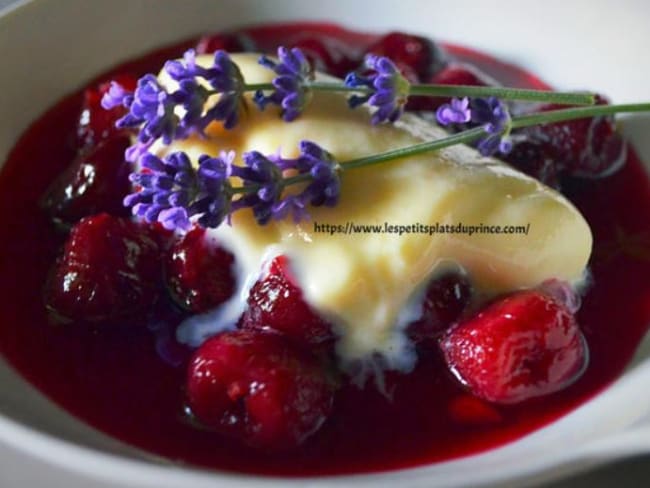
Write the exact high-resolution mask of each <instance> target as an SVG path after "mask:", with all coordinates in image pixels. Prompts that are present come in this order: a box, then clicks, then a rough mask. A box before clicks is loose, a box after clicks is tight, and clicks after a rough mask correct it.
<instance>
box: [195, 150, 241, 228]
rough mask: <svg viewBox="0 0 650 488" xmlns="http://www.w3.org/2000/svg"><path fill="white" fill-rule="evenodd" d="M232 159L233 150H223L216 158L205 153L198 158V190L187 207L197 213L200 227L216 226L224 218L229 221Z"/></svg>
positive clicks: (233, 157) (233, 156)
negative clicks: (193, 199)
mask: <svg viewBox="0 0 650 488" xmlns="http://www.w3.org/2000/svg"><path fill="white" fill-rule="evenodd" d="M234 159H235V152H234V151H229V152H225V151H224V152H222V153H221V154H220V156H219V157H218V158H212V157H209V156H207V155H203V156H201V157H200V158H199V169H198V171H197V177H198V192H197V195H196V197H195V201H194V202H193V203H192V204H191V205H190V206H189V208H190V213H191V214H192V215H196V214H198V215H199V218H198V223H199V225H201V226H202V227H205V228H216V227H219V226H220V225H221V223H222V222H223V221H224V220H226V219H228V222H230V214H231V212H232V211H234V209H233V208H232V206H231V203H232V187H231V185H230V181H229V177H230V176H231V175H232V168H233V167H234V166H233V161H234Z"/></svg>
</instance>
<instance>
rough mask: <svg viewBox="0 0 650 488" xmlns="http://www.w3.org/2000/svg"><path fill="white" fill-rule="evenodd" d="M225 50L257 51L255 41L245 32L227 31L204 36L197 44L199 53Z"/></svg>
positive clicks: (238, 51) (235, 51) (231, 51)
mask: <svg viewBox="0 0 650 488" xmlns="http://www.w3.org/2000/svg"><path fill="white" fill-rule="evenodd" d="M218 50H223V51H228V52H229V53H240V52H244V51H255V50H256V48H255V42H254V41H253V40H252V39H251V38H250V37H248V36H247V35H246V34H244V33H236V34H235V33H225V34H214V35H209V36H203V37H201V38H200V39H199V42H198V43H197V44H196V52H197V54H212V53H213V52H215V51H218Z"/></svg>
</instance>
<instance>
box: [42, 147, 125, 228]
mask: <svg viewBox="0 0 650 488" xmlns="http://www.w3.org/2000/svg"><path fill="white" fill-rule="evenodd" d="M130 144H131V141H130V139H129V138H128V137H127V136H114V137H112V138H110V139H105V140H103V141H102V142H100V143H99V144H98V145H96V146H92V147H90V148H89V149H87V150H85V151H82V152H81V153H79V154H78V156H77V157H76V158H75V160H74V161H73V162H72V163H71V164H70V166H68V167H67V168H66V169H65V170H64V171H63V172H62V173H61V174H60V175H59V176H58V177H57V178H56V179H55V180H54V181H53V182H52V183H51V184H50V186H49V187H48V189H47V191H46V192H45V194H44V195H43V197H42V199H41V206H42V207H43V208H44V209H45V211H46V212H47V213H48V214H49V215H50V216H51V217H52V219H53V220H54V221H55V222H56V223H58V224H64V225H69V224H74V223H75V222H78V221H79V220H80V219H81V218H82V217H86V216H88V215H94V214H97V213H101V212H106V213H109V214H111V215H115V216H127V215H129V213H130V212H129V209H127V208H126V207H125V206H124V205H123V203H122V201H123V199H124V197H125V196H126V195H127V194H128V193H129V192H130V191H131V183H130V182H129V173H130V171H131V169H132V168H131V167H130V165H129V164H128V163H126V162H125V161H124V151H125V150H126V148H127V147H129V145H130Z"/></svg>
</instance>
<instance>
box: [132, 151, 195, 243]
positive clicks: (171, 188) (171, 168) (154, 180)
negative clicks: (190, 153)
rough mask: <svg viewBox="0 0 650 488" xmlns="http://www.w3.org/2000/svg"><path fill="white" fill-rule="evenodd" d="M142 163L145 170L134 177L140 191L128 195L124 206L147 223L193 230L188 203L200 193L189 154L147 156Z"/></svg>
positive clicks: (143, 157)
mask: <svg viewBox="0 0 650 488" xmlns="http://www.w3.org/2000/svg"><path fill="white" fill-rule="evenodd" d="M140 164H141V166H142V170H141V171H140V172H136V173H132V174H131V175H130V179H131V181H132V182H133V183H134V184H136V185H138V186H140V190H139V191H137V192H135V193H132V194H130V195H127V196H126V197H125V198H124V205H125V206H127V207H133V214H134V215H136V216H138V217H141V218H143V219H144V220H146V221H147V222H160V223H161V224H162V225H163V226H164V227H165V228H166V229H170V230H174V229H181V230H187V229H189V228H190V226H191V224H190V215H189V213H188V211H187V204H188V203H189V202H190V201H191V199H192V197H193V195H194V193H195V192H196V177H195V174H194V169H193V168H192V163H191V162H190V160H189V158H188V157H187V155H186V154H185V153H183V152H175V153H172V154H170V155H168V156H166V157H165V158H164V159H160V158H158V157H156V156H154V155H153V154H149V153H147V154H145V155H144V156H142V157H141V158H140Z"/></svg>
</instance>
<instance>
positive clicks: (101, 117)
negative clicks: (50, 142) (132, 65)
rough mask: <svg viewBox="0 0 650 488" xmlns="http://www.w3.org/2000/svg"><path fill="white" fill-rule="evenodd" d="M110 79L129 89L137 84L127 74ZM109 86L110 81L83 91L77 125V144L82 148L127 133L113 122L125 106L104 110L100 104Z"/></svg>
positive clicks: (122, 112) (123, 110)
mask: <svg viewBox="0 0 650 488" xmlns="http://www.w3.org/2000/svg"><path fill="white" fill-rule="evenodd" d="M112 81H115V82H116V83H119V84H120V85H122V86H123V87H124V88H125V89H126V90H130V91H133V90H135V88H136V84H137V79H136V78H135V77H133V76H131V75H127V74H123V75H118V76H115V77H113V79H112ZM109 88H110V82H105V83H101V84H99V85H98V86H96V87H93V88H86V90H85V91H84V100H83V106H82V109H81V115H80V116H79V123H78V125H77V136H78V140H79V146H80V147H82V148H83V147H87V146H92V145H95V144H99V143H100V142H101V141H102V140H104V139H109V138H111V137H113V136H115V135H119V134H126V133H127V131H126V130H122V129H117V128H116V127H115V122H117V120H118V119H119V118H121V117H122V116H123V115H125V114H126V108H124V107H116V108H114V109H111V110H105V109H104V108H103V107H102V106H101V100H102V97H103V96H104V94H105V93H106V92H107V91H108V89H109Z"/></svg>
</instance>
